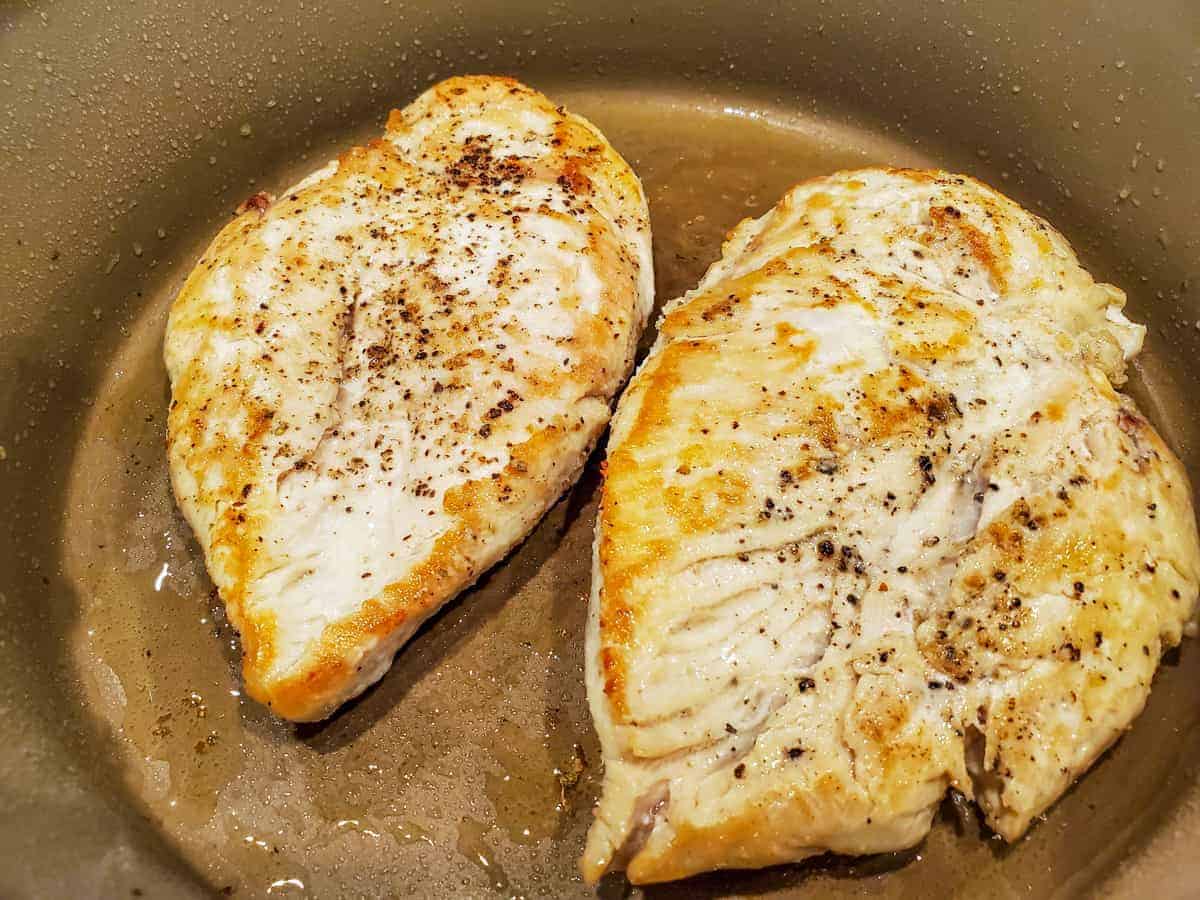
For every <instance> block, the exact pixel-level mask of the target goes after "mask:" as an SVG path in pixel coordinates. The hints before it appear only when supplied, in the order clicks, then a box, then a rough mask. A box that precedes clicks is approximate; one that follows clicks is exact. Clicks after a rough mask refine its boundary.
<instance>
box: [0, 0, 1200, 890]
mask: <svg viewBox="0 0 1200 900" xmlns="http://www.w3.org/2000/svg"><path fill="white" fill-rule="evenodd" d="M472 71H488V72H497V73H503V74H511V75H515V76H517V77H520V78H522V79H524V80H527V81H528V82H530V83H531V84H533V85H534V86H536V87H538V88H540V89H541V90H543V91H545V92H546V93H548V94H550V95H551V96H552V97H554V98H555V99H558V100H559V101H560V102H563V103H565V104H567V105H568V106H569V107H570V108H571V109H572V110H574V111H577V112H580V113H582V114H584V115H586V116H588V117H589V118H591V119H592V120H593V121H594V122H596V124H598V125H599V126H600V127H601V128H602V129H603V130H604V131H605V133H606V135H607V136H608V138H609V139H610V140H611V141H612V143H613V144H614V145H615V146H616V147H617V148H618V149H619V150H620V151H621V152H622V153H623V154H624V155H625V156H626V158H627V159H629V161H630V162H631V163H632V164H633V165H634V167H635V168H636V169H637V170H638V172H639V173H640V174H641V176H642V178H643V180H644V182H645V185H646V189H647V193H648V195H649V198H650V203H651V213H652V216H653V220H654V221H653V224H654V229H655V257H656V265H657V269H658V271H657V278H658V291H659V297H660V300H665V299H668V298H670V297H672V296H675V295H676V294H678V293H679V292H681V291H682V290H685V289H686V288H687V287H689V286H690V285H692V284H694V283H695V281H696V279H697V278H698V277H699V275H700V273H701V272H702V271H703V269H704V268H705V267H706V266H707V264H708V263H709V262H710V261H712V260H713V259H714V258H715V257H716V254H717V252H718V248H719V244H720V240H721V237H722V236H723V234H724V233H725V232H726V231H727V230H728V229H729V228H730V227H732V225H733V224H735V223H736V222H737V221H738V220H739V219H740V218H742V217H744V216H746V215H755V214H757V213H759V212H761V211H762V210H764V209H766V208H767V207H769V206H770V205H771V204H773V203H774V202H775V200H776V199H777V198H778V196H779V195H780V194H781V193H782V191H783V190H784V189H785V188H786V187H788V186H789V185H791V184H792V183H794V182H796V181H798V180H801V179H803V178H806V177H809V176H811V175H816V174H821V173H824V172H828V171H831V170H833V169H836V168H842V167H848V166H855V165H862V164H867V163H873V162H887V163H893V164H910V165H912V164H934V165H939V166H942V167H945V168H949V169H957V170H961V171H966V172H970V173H972V174H974V175H977V176H978V177H980V178H982V179H984V180H986V181H988V182H990V183H991V184H993V185H995V186H996V187H998V188H999V189H1001V190H1003V191H1005V192H1006V193H1008V194H1009V195H1011V196H1013V197H1014V198H1015V199H1017V200H1018V201H1020V202H1022V203H1024V204H1026V205H1028V206H1029V207H1030V208H1032V209H1034V210H1035V211H1037V212H1039V213H1041V214H1042V215H1044V216H1046V217H1047V218H1049V219H1050V220H1051V221H1052V222H1053V223H1054V224H1055V225H1057V226H1058V227H1059V228H1060V229H1061V230H1063V232H1064V233H1065V234H1066V235H1067V236H1068V238H1070V240H1071V241H1072V243H1073V244H1074V245H1075V247H1076V248H1077V249H1078V251H1079V252H1080V256H1081V258H1082V259H1083V261H1084V263H1085V265H1086V266H1088V268H1089V269H1090V270H1091V271H1092V272H1093V274H1095V275H1096V276H1097V278H1100V279H1104V280H1109V281H1112V282H1114V283H1116V284H1118V285H1120V286H1121V287H1123V288H1124V289H1125V290H1126V291H1127V292H1128V294H1129V298H1130V299H1129V307H1128V309H1129V312H1130V314H1131V315H1132V316H1133V317H1134V318H1136V319H1138V320H1139V321H1142V322H1145V323H1147V324H1148V325H1149V326H1150V332H1149V335H1148V338H1147V349H1146V351H1145V353H1144V355H1143V356H1142V358H1141V360H1140V362H1139V364H1138V367H1137V371H1136V376H1135V379H1134V391H1135V393H1136V395H1137V397H1138V400H1139V402H1140V403H1141V404H1142V406H1143V409H1144V410H1145V411H1146V412H1147V413H1148V414H1149V415H1150V416H1151V418H1152V419H1153V420H1154V421H1155V423H1156V424H1157V425H1158V426H1159V428H1160V429H1161V431H1162V432H1163V434H1164V436H1165V437H1166V438H1167V440H1168V441H1169V442H1170V443H1171V444H1172V446H1173V447H1174V448H1175V449H1176V450H1177V451H1178V452H1179V453H1180V455H1181V457H1182V458H1183V460H1184V462H1185V464H1186V465H1187V466H1188V468H1189V470H1190V471H1191V472H1192V473H1193V475H1195V473H1197V472H1200V425H1198V424H1197V422H1198V421H1200V415H1198V413H1200V365H1197V362H1196V360H1197V359H1198V358H1200V328H1198V322H1197V320H1200V296H1198V295H1197V291H1200V283H1198V279H1200V216H1198V215H1197V214H1196V210H1198V209H1200V160H1198V159H1197V157H1196V154H1195V152H1194V145H1195V140H1196V137H1197V135H1200V7H1196V5H1195V4H1192V3H1189V2H1187V0H1178V2H1147V3H1142V4H1138V5H1136V6H1135V5H1129V4H1118V3H1103V2H1091V3H1069V4H1054V5H1049V4H1047V5H1044V6H1041V5H1039V7H1038V8H1037V9H1036V10H1034V9H1032V8H1031V7H1030V5H1029V4H1024V3H1018V2H989V3H972V4H967V5H958V4H934V3H929V4H923V3H916V2H903V3H884V2H846V3H821V2H797V3H792V4H779V3H769V2H741V3H737V4H733V3H729V4H705V5H692V4H682V3H655V4H626V3H612V4H595V3H574V2H562V3H555V4H540V3H532V2H524V0H518V2H513V3H505V4H490V3H475V2H462V3H457V4H442V3H428V4H425V3H415V2H408V3H398V2H391V3H376V4H349V3H346V4H342V3H338V4H324V3H313V2H311V0H308V2H305V3H299V2H296V3H292V2H280V3H276V4H268V5H262V6H252V5H249V4H237V3H226V2H217V3H209V4H188V3H178V4H176V3H157V2H145V0H142V2H131V3H126V4H120V5H114V6H112V7H111V8H106V7H104V6H103V5H100V4H90V3H44V4H42V3H34V4H10V5H8V6H6V7H5V8H4V9H3V10H0V107H2V109H0V159H2V160H3V161H4V165H3V166H2V167H0V196H2V197H3V201H2V203H0V247H2V248H3V252H2V253H0V304H2V308H3V315H2V316H0V448H2V449H0V674H2V677H0V713H3V716H4V718H3V721H4V722H5V723H6V725H7V729H6V738H5V740H4V741H3V742H0V895H3V896H5V897H44V896H80V897H93V896H94V897H122V896H131V895H137V893H138V892H140V893H141V894H142V895H144V896H154V897H176V896H178V897H191V896H206V895H210V894H212V893H213V892H214V891H217V892H220V891H225V892H226V893H232V894H233V895H234V896H239V897H257V896H265V895H271V896H274V895H288V894H293V895H308V896H318V897H327V896H397V895H408V896H430V897H444V896H471V897H475V896H479V897H485V896H528V897H536V896H553V897H560V896H581V897H585V896H588V895H589V891H588V890H587V889H586V888H585V887H584V886H583V885H582V883H581V882H580V881H579V879H578V877H577V875H576V868H575V863H576V859H577V857H578V854H579V852H580V849H581V847H582V839H583V834H584V832H585V830H586V827H587V824H588V821H589V818H590V809H591V804H592V802H593V800H594V798H595V796H596V791H597V789H598V786H599V777H598V776H599V772H598V765H597V760H598V749H597V746H596V741H595V737H594V734H593V733H592V730H591V725H590V723H589V720H588V715H587V711H586V704H585V698H584V689H583V679H582V669H581V664H582V640H581V634H582V622H583V618H584V613H585V606H586V594H587V589H588V578H589V572H588V565H589V561H588V558H589V555H590V554H589V551H590V541H591V527H592V522H593V516H594V512H595V501H596V489H597V478H596V474H595V462H596V461H595V460H593V462H592V464H591V466H589V470H588V473H587V474H585V476H584V478H583V479H582V481H581V482H580V483H579V484H578V486H577V487H576V488H575V489H574V490H572V491H571V492H570V493H569V494H568V496H566V497H565V498H564V499H563V500H562V501H561V502H560V503H559V504H558V505H557V506H556V507H555V508H554V509H553V510H552V512H551V513H550V514H549V515H548V516H547V518H546V519H545V521H544V522H543V523H542V524H541V526H540V527H539V528H538V530H537V531H536V532H535V533H534V535H533V536H532V537H531V538H530V539H529V540H528V541H527V542H526V543H525V544H523V545H522V546H521V547H520V548H519V549H518V550H517V551H516V552H515V553H514V554H513V555H512V556H511V557H510V558H509V559H508V560H507V561H506V562H504V563H503V564H502V565H501V566H500V567H498V568H497V569H496V570H494V571H493V572H492V573H491V574H490V575H489V576H488V577H487V578H485V579H484V580H483V581H482V582H481V584H480V585H479V586H478V587H477V588H476V589H475V590H473V591H471V592H470V593H468V594H467V595H465V596H464V597H462V598H461V599H460V600H459V601H458V602H457V603H455V604H453V605H451V606H450V607H449V608H448V609H447V610H446V611H445V612H444V613H443V614H441V615H440V616H439V617H437V618H436V619H435V620H434V621H433V622H432V623H430V625H429V626H427V627H426V628H425V629H424V630H423V632H422V633H421V634H419V635H418V636H417V638H416V639H415V640H414V641H413V642H412V643H410V645H409V646H408V647H407V649H406V650H404V651H403V652H402V653H401V655H400V656H399V658H398V659H397V662H396V665H395V666H394V668H393V670H392V671H391V672H390V673H389V674H388V675H387V676H386V677H385V678H384V680H383V681H382V682H381V683H380V685H379V686H378V687H377V688H375V689H373V690H372V691H371V692H369V693H368V694H367V695H366V696H364V697H363V698H362V699H361V700H360V701H359V702H357V703H355V704H354V705H352V706H351V707H350V708H348V709H346V710H344V711H343V712H342V713H341V714H339V715H338V716H336V717H335V718H334V719H332V720H331V721H329V722H328V723H326V724H323V725H320V726H304V727H300V728H297V727H295V726H290V725H285V724H282V723H280V722H277V721H275V720H273V719H272V718H271V717H270V716H268V715H267V714H266V713H265V712H264V711H263V710H262V709H260V708H259V707H258V706H256V705H255V704H254V703H253V702H250V701H248V700H245V699H244V698H242V697H240V696H239V693H238V692H239V683H238V678H237V673H236V669H235V645H234V644H233V641H234V640H235V636H234V635H233V634H232V633H231V630H230V629H229V628H228V626H227V625H226V624H225V622H224V620H223V618H222V614H221V610H220V604H219V603H217V602H215V601H214V599H213V597H212V589H211V584H210V582H209V581H208V579H207V576H206V575H205V574H204V570H203V565H202V563H201V561H200V557H199V551H198V548H197V547H196V545H195V544H194V542H193V541H192V540H191V537H190V535H189V534H188V531H187V528H186V526H185V525H184V523H183V521H182V519H181V518H180V516H179V514H178V512H177V511H176V510H175V508H174V505H173V502H172V500H171V496H170V492H169V487H168V484H167V479H166V471H165V461H164V458H163V431H164V417H165V406H166V387H165V384H166V382H165V373H164V371H163V367H162V363H161V353H160V348H161V340H162V330H163V325H164V321H165V313H166V309H167V305H168V304H169V302H170V298H171V296H172V295H173V293H174V291H175V290H176V289H177V287H178V285H179V283H180V280H181V278H182V277H183V276H184V275H185V274H186V273H187V271H188V269H189V268H190V267H191V265H192V264H193V263H194V261H195V260H196V258H197V257H198V255H199V253H200V251H201V250H202V249H203V247H204V246H205V245H206V243H207V241H208V240H209V238H210V237H211V235H212V234H213V233H215V231H216V229H217V228H218V227H219V226H220V225H221V224H222V223H224V222H225V221H227V220H228V217H229V215H230V214H231V212H232V210H233V209H234V208H235V207H236V206H237V204H238V203H239V202H240V201H241V200H243V199H245V197H246V196H248V195H250V194H252V193H254V192H255V191H257V190H260V189H265V190H271V189H278V188H280V187H282V186H284V185H286V184H288V183H290V181H289V179H294V177H295V176H297V175H300V174H303V173H304V172H306V171H308V170H311V169H313V168H315V167H316V165H318V164H319V163H320V162H323V161H324V160H325V159H326V158H327V157H328V155H329V154H331V153H333V152H335V151H336V150H337V149H338V148H341V147H345V146H346V145H348V144H349V143H351V142H353V141H356V140H360V139H362V138H363V137H365V136H368V135H370V134H372V133H373V132H377V131H378V129H379V127H380V125H381V123H382V121H383V118H384V117H385V115H386V112H387V110H388V109H389V108H391V107H393V106H402V105H403V104H405V103H406V102H407V101H408V100H410V99H411V98H412V97H414V96H415V95H416V94H417V93H419V91H420V90H422V89H423V88H424V87H425V86H426V85H427V84H428V83H429V82H430V81H432V80H434V79H437V78H441V77H445V76H448V75H452V74H456V73H462V72H472ZM1198 682H1200V653H1198V652H1197V648H1196V647H1195V646H1193V644H1192V642H1185V644H1184V647H1183V649H1182V652H1181V653H1179V654H1177V655H1176V656H1174V657H1173V658H1171V659H1169V660H1168V664H1167V665H1165V666H1164V668H1163V670H1162V671H1161V672H1160V675H1159V677H1158V679H1157V681H1156V685H1155V688H1154V691H1153V693H1152V695H1151V698H1150V702H1149V705H1148V707H1147V709H1146V712H1145V713H1144V714H1143V715H1142V717H1141V718H1140V719H1139V720H1138V721H1137V723H1136V725H1135V727H1134V728H1133V729H1132V731H1131V732H1130V733H1129V734H1128V735H1127V736H1126V737H1125V738H1124V739H1123V740H1122V741H1121V742H1120V743H1119V744H1118V745H1117V746H1116V747H1115V748H1114V750H1113V751H1111V752H1110V753H1109V754H1107V755H1106V756H1105V757H1104V758H1103V759H1102V760H1101V762H1100V763H1099V764H1097V766H1096V767H1095V769H1094V770H1093V771H1092V772H1091V773H1090V774H1089V775H1087V776H1086V777H1085V778H1084V779H1083V780H1082V781H1081V783H1080V784H1079V785H1078V786H1077V787H1076V788H1074V789H1073V790H1072V791H1071V792H1070V793H1069V794H1068V795H1067V796H1066V797H1065V798H1064V799H1063V800H1062V801H1061V802H1060V803H1058V804H1057V805H1056V806H1055V807H1053V808H1052V810H1051V812H1050V813H1049V815H1048V816H1047V817H1046V820H1045V821H1044V822H1042V823H1041V824H1039V825H1038V826H1036V827H1035V828H1034V829H1033V830H1032V832H1031V833H1030V835H1029V836H1028V837H1027V838H1026V839H1025V840H1023V841H1021V842H1020V843H1018V844H1016V845H1015V846H1013V847H1004V846H1002V845H999V844H998V843H997V842H996V841H994V840H989V839H988V836H987V835H986V833H983V831H982V829H981V827H980V825H979V824H978V821H977V819H976V818H975V817H974V815H973V814H969V813H968V814H959V813H958V812H956V811H955V810H954V809H953V808H952V807H951V806H950V805H949V804H948V805H947V807H946V809H945V811H944V815H942V816H941V817H939V823H938V824H937V826H936V827H935V829H934V832H933V834H931V835H930V837H929V838H928V840H926V841H925V842H924V844H922V845H921V846H920V847H919V848H917V849H916V850H915V851H913V852H911V853H908V854H904V855H902V856H899V857H888V858H883V859H879V858H873V859H864V860H857V861H853V860H821V861H817V862H813V863H808V864H805V865H802V866H795V867H782V868H777V869H771V870H767V871H763V872H751V873H726V874H719V875H712V876H705V877H701V878H698V879H694V880H692V881H689V882H687V883H685V884H681V885H667V886H660V887H657V888H653V889H649V890H646V891H645V892H644V893H645V895H646V896H650V897H680V898H683V897H698V896H714V897H715V896H727V895H733V894H741V895H745V894H752V895H767V896H778V897H789V896H795V897H799V896H811V895H814V894H815V893H816V892H820V894H821V896H832V897H839V896H848V897H849V896H879V897H890V896H896V897H900V896H918V895H919V896H937V897H943V896H944V897H1024V896H1037V897H1043V896H1063V897H1073V896H1135V895H1141V894H1143V893H1145V892H1149V891H1150V890H1153V892H1154V894H1155V895H1156V896H1159V897H1163V898H1167V897H1186V896H1192V895H1193V894H1194V884H1195V883H1196V879H1197V878H1200V863H1197V862H1196V860H1195V856H1194V848H1195V846H1196V841H1197V840H1200V783H1198V779H1200V762H1198V759H1200V688H1197V686H1196V685H1197V683H1198ZM629 893H630V892H629V889H628V888H627V887H626V886H625V885H624V883H623V882H622V881H620V879H610V880H608V881H606V882H605V883H604V884H602V886H601V888H600V894H601V895H602V896H610V897H620V896H626V895H629ZM640 894H641V892H640V891H633V892H632V895H634V896H637V895H640Z"/></svg>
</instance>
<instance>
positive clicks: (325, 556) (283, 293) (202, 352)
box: [166, 77, 653, 720]
mask: <svg viewBox="0 0 1200 900" xmlns="http://www.w3.org/2000/svg"><path fill="white" fill-rule="evenodd" d="M652 292H653V278H652V272H651V259H650V229H649V223H648V218H647V210H646V201H645V198H644V196H643V193H642V188H641V185H640V183H639V182H638V179H637V178H636V177H635V176H634V174H633V172H632V171H630V169H629V167H628V166H627V165H626V164H625V162H624V160H622V159H621V157H620V156H619V155H618V154H617V153H616V151H615V150H613V148H612V147H611V146H609V144H608V142H607V141H606V140H605V139H604V137H603V135H601V134H600V132H599V131H597V130H596V128H595V127H594V126H592V125H591V124H590V123H588V122H587V121H585V120H583V119H581V118H579V117H578V116H574V115H570V114H569V113H567V112H565V111H564V110H563V109H561V108H559V107H555V105H554V104H553V103H551V102H550V101H549V100H547V99H546V97H544V96H542V95H541V94H539V93H538V92H536V91H533V90H531V89H529V88H527V87H525V86H523V85H521V84H518V83H517V82H515V81H512V80H509V79H504V78H488V77H472V78H455V79H451V80H450V81H446V82H443V83H441V84H439V85H437V86H435V87H433V88H431V89H430V90H429V91H427V92H426V93H425V94H423V95H422V96H421V97H419V98H418V99H417V100H415V101H414V102H413V103H412V104H411V105H410V106H408V107H407V108H406V109H404V110H402V111H398V112H394V113H392V115H391V118H390V119H389V120H388V125H387V130H386V132H385V133H384V135H383V137H382V138H380V139H378V140H375V141H372V142H371V143H370V144H369V145H367V146H366V147H356V148H354V149H352V150H349V151H347V152H346V153H344V154H342V156H340V157H339V158H338V159H337V160H336V161H334V162H331V163H330V164H329V165H328V166H326V167H324V168H323V169H321V170H320V171H318V172H315V173H314V174H313V175H312V176H310V177H309V178H307V179H305V180H304V181H303V182H301V183H300V184H299V185H297V186H296V187H294V188H292V189H291V190H290V191H287V192H286V193H285V194H284V195H282V196H281V197H279V198H278V199H277V200H276V199H272V198H270V197H267V196H265V195H259V196H256V197H254V198H252V199H251V201H250V202H248V203H247V204H246V205H245V207H244V210H243V211H242V212H241V214H240V215H239V216H238V217H237V218H236V219H235V220H234V221H233V222H232V223H230V224H229V225H228V226H227V227H226V228H225V229H224V230H223V231H222V232H221V233H220V234H219V235H218V236H217V238H216V240H215V241H214V242H213V244H212V246H211V247H209V249H208V251H207V252H206V253H205V254H204V257H203V258H202V259H201V260H200V262H199V264H198V265H197V266H196V269H195V271H194V272H193V273H192V274H191V276H190V277H189V278H188V280H187V283H186V284H185V285H184V287H183V289H182V291H181V292H180V294H179V296H178V298H177V299H176V301H175V304H174V306H173V308H172V310H171V316H170V322H169V324H168V327H167V336H166V362H167V368H168V370H169V373H170V377H171V388H172V400H171V414H170V423H169V435H168V443H169V451H170V465H171V473H172V478H173V482H174V487H175V494H176V497H177V498H178V501H179V505H180V507H181V508H182V510H183V512H184V514H185V515H186V516H187V518H188V521H189V522H190V523H191V524H192V527H193V529H194V530H195V533H196V536H197V538H198V539H199V541H200V544H201V545H202V546H203V548H204V551H205V554H206V558H207V562H208V568H209V571H210V573H211V574H212V577H213V580H214V581H215V582H216V584H217V587H218V588H219V589H220V593H221V596H222V598H223V599H224V601H225V604H226V607H227V608H228V611H229V617H230V619H231V621H232V622H233V623H234V624H235V625H236V626H237V628H238V630H239V631H240V633H241V637H242V648H243V651H244V656H245V659H244V673H245V681H246V688H247V690H248V691H249V693H250V694H251V695H252V696H253V697H255V698H257V699H258V700H261V701H262V702H264V703H266V704H268V705H269V706H270V707H271V708H272V709H273V710H274V711H275V712H276V713H278V714H279V715H280V716H283V717H286V718H289V719H296V720H312V719H319V718H322V717H323V716H326V715H328V714H329V713H330V712H331V711H332V710H333V709H335V708H336V707H337V706H338V705H339V704H340V703H342V702H343V701H345V700H346V699H348V698H350V697H352V696H354V695H355V694H357V693H359V692H360V691H362V690H363V689H364V688H365V687H367V686H368V685H369V684H371V683H372V682H374V681H375V680H376V679H378V678H379V677H380V676H382V675H383V673H384V672H385V671H386V670H387V668H388V666H389V665H390V663H391V659H392V656H393V654H394V653H395V652H396V650H397V648H398V647H399V646H400V645H401V644H403V643H404V642H405V641H406V640H407V639H408V638H409V637H410V636H411V635H412V634H413V632H414V631H415V630H416V629H417V627H418V626H419V625H420V624H421V623H422V622H423V621H424V620H425V619H426V618H428V616H429V615H430V614H431V613H433V612H434V611H435V610H437V609H438V608H439V607H440V606H441V605H442V604H443V603H445V602H446V601H447V600H449V599H450V598H452V597H454V596H455V595H456V594H457V593H459V592H460V591H461V590H463V588H465V587H467V586H468V585H469V584H471V582H473V581H474V580H475V579H476V578H477V577H478V576H479V575H480V574H481V573H482V572H484V571H485V570H486V569H487V568H488V567H489V566H491V565H493V564H494V563H495V562H496V561H497V560H499V559H500V558H501V557H502V556H504V554H505V553H507V552H508V550H509V549H510V548H511V547H512V546H513V545H514V544H515V543H516V542H517V541H519V540H521V538H522V537H523V536H524V535H525V534H526V533H527V532H528V531H529V530H530V528H531V527H532V526H533V524H534V523H535V522H536V521H537V520H538V519H539V518H540V517H541V515H542V513H543V512H544V511H545V510H546V509H547V507H549V506H550V504H552V503H553V502H554V501H555V500H556V499H557V498H558V496H559V495H560V494H561V492H562V491H563V489H564V488H565V487H566V486H567V485H568V484H570V483H571V482H572V480H573V479H574V478H575V477H576V474H577V473H578V472H579V469H580V467H581V466H582V464H583V462H584V460H585V458H586V457H587V455H588V452H589V451H590V449H591V448H592V446H593V445H594V443H595V441H596V439H597V437H598V436H599V434H600V432H601V431H602V430H603V429H604V427H605V425H606V424H607V422H608V418H609V403H610V401H611V399H612V397H613V395H614V393H615V392H616V390H617V388H618V386H619V385H620V384H621V383H622V382H623V380H624V379H625V377H626V376H627V374H628V371H629V369H630V367H631V365H632V360H633V353H634V348H635V346H636V343H637V339H638V336H639V333H640V331H641V329H642V326H643V324H644V322H645V319H646V317H647V316H648V314H649V310H650V307H651V304H652Z"/></svg>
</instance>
